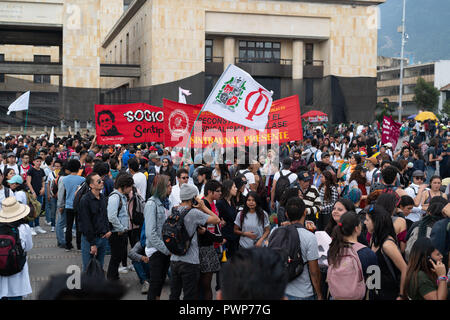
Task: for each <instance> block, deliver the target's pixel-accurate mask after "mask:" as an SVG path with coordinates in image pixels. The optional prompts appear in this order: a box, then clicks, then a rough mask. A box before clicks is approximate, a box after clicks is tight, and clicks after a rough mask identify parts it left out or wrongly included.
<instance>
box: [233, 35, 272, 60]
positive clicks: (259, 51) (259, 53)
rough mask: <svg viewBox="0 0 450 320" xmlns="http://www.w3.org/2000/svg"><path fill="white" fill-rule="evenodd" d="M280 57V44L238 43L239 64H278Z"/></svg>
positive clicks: (269, 42) (263, 42)
mask: <svg viewBox="0 0 450 320" xmlns="http://www.w3.org/2000/svg"><path fill="white" fill-rule="evenodd" d="M280 57H281V43H280V42H271V41H245V40H241V41H239V62H249V63H280Z"/></svg>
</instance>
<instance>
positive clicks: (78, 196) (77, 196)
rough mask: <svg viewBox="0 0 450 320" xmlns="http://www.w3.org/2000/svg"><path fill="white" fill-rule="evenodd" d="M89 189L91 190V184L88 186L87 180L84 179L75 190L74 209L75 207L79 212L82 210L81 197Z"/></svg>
mask: <svg viewBox="0 0 450 320" xmlns="http://www.w3.org/2000/svg"><path fill="white" fill-rule="evenodd" d="M89 190H90V188H89V186H88V184H87V182H86V181H84V182H83V183H82V184H80V185H79V186H78V187H77V190H76V191H75V197H74V198H73V209H74V210H75V211H76V212H79V211H80V210H79V209H78V206H79V205H80V201H81V198H82V197H83V196H84V195H85V194H86V193H88V192H89Z"/></svg>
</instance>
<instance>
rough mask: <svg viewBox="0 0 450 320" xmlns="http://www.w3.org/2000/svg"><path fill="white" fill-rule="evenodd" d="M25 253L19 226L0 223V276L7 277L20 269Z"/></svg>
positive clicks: (25, 256)
mask: <svg viewBox="0 0 450 320" xmlns="http://www.w3.org/2000/svg"><path fill="white" fill-rule="evenodd" d="M26 261H27V253H26V252H25V250H23V248H22V242H21V241H20V236H19V227H18V226H14V225H11V224H6V223H1V224H0V276H4V277H8V276H12V275H14V274H16V273H19V272H21V271H22V269H23V267H24V265H25V263H26Z"/></svg>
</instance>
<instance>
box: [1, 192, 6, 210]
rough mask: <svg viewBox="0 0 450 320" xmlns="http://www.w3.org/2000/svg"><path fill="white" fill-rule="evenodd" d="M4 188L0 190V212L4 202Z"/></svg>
mask: <svg viewBox="0 0 450 320" xmlns="http://www.w3.org/2000/svg"><path fill="white" fill-rule="evenodd" d="M5 198H6V197H5V187H2V188H1V189H0V210H2V201H3V200H5Z"/></svg>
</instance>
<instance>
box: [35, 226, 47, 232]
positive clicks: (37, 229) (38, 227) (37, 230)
mask: <svg viewBox="0 0 450 320" xmlns="http://www.w3.org/2000/svg"><path fill="white" fill-rule="evenodd" d="M34 231H36V232H37V233H47V231H45V230H44V229H42V228H41V227H40V226H37V227H35V228H34Z"/></svg>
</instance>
